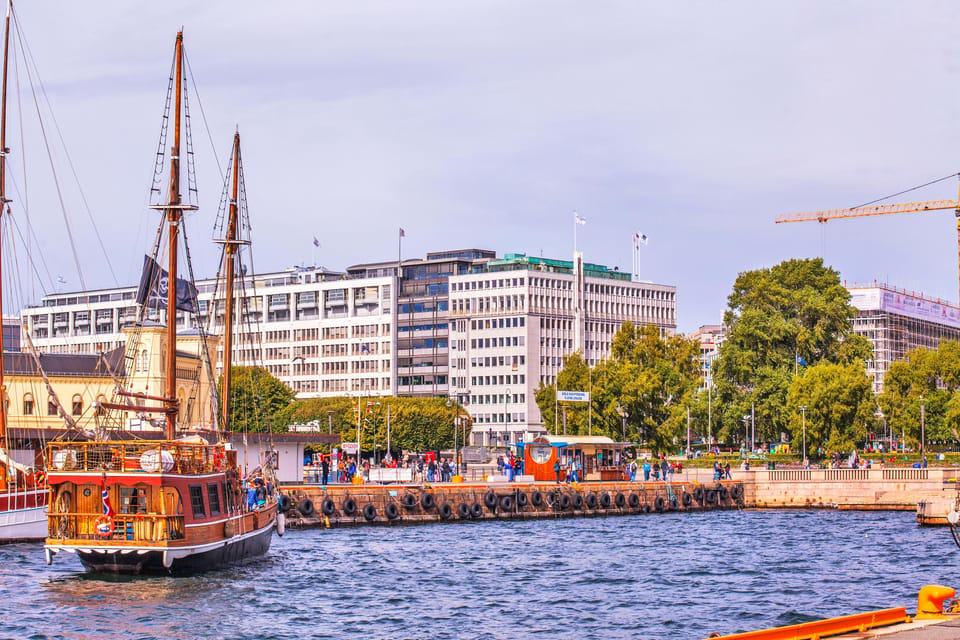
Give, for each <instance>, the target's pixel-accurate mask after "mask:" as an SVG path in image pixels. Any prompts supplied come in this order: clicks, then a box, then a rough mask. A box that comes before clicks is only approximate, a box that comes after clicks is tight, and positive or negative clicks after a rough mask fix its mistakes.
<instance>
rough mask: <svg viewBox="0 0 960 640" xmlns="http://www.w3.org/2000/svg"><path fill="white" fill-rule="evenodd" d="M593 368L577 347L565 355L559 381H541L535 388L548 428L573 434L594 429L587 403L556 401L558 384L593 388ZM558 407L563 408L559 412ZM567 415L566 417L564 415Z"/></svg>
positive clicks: (567, 387) (568, 387)
mask: <svg viewBox="0 0 960 640" xmlns="http://www.w3.org/2000/svg"><path fill="white" fill-rule="evenodd" d="M591 375H592V374H591V372H590V367H589V366H588V365H587V361H586V360H584V359H583V354H582V353H581V352H580V351H574V352H573V353H571V354H570V355H568V356H565V357H564V359H563V368H562V369H561V370H560V372H559V373H558V374H557V384H556V385H554V384H550V385H543V384H541V385H540V386H539V387H538V388H537V390H536V391H535V392H534V399H535V400H536V402H537V406H538V407H539V408H540V417H541V419H542V420H543V424H544V425H545V426H546V427H547V429H548V430H551V431H552V430H554V429H555V430H556V432H557V433H569V434H571V435H578V434H587V433H588V432H589V431H590V425H589V422H590V415H589V409H588V407H587V405H586V403H581V402H574V403H570V404H564V405H563V406H559V405H558V404H557V403H556V402H555V399H556V393H557V386H558V385H559V387H560V389H561V390H563V391H589V390H590V387H591V380H590V377H591ZM554 409H559V413H555V411H554ZM564 416H566V418H564Z"/></svg>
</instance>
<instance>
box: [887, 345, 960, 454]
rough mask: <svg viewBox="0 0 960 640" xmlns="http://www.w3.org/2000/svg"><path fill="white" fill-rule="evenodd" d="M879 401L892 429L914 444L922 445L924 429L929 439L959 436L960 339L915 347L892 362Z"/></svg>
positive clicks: (937, 439) (954, 438) (953, 438)
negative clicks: (921, 437) (959, 340)
mask: <svg viewBox="0 0 960 640" xmlns="http://www.w3.org/2000/svg"><path fill="white" fill-rule="evenodd" d="M879 405H880V408H881V409H882V410H883V415H884V417H885V418H886V421H887V424H888V426H889V428H890V429H891V430H892V431H893V433H894V434H900V433H903V434H904V435H905V436H906V439H907V442H908V443H910V444H911V445H913V446H917V445H919V442H920V435H921V430H923V431H925V435H926V438H927V440H928V441H930V440H934V441H941V440H958V439H960V435H958V431H960V343H958V342H957V341H955V340H947V341H944V342H941V343H940V345H939V347H938V348H937V349H936V350H931V349H925V348H918V349H912V350H910V351H908V352H907V353H906V355H905V356H904V359H903V360H898V361H895V362H892V363H891V364H890V368H889V369H888V370H887V373H886V375H884V378H883V393H881V394H880V397H879ZM921 406H922V407H923V410H924V414H925V415H924V419H923V423H924V428H923V429H921V415H920V413H921Z"/></svg>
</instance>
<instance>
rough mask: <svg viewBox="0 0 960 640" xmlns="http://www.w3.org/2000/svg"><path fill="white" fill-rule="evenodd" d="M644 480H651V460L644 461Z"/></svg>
mask: <svg viewBox="0 0 960 640" xmlns="http://www.w3.org/2000/svg"><path fill="white" fill-rule="evenodd" d="M643 481H644V482H650V461H649V460H644V461H643Z"/></svg>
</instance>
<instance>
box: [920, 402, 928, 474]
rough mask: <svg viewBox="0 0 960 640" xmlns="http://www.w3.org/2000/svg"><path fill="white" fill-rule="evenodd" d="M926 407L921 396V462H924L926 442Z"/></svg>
mask: <svg viewBox="0 0 960 640" xmlns="http://www.w3.org/2000/svg"><path fill="white" fill-rule="evenodd" d="M926 439H927V438H926V407H925V406H924V404H923V396H920V461H921V462H922V461H923V444H924V441H925V440H926Z"/></svg>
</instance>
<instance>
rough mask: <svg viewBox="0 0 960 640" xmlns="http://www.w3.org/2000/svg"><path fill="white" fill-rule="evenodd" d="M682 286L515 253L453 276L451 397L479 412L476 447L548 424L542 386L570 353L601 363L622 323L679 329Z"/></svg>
mask: <svg viewBox="0 0 960 640" xmlns="http://www.w3.org/2000/svg"><path fill="white" fill-rule="evenodd" d="M676 305H677V292H676V287H673V286H668V285H658V284H653V283H647V282H633V281H632V278H631V276H630V274H629V273H623V272H620V271H618V270H616V269H610V268H608V267H605V266H602V265H597V264H590V263H584V262H583V255H582V254H581V253H577V254H575V256H574V260H573V261H570V260H550V259H544V258H537V257H532V256H527V255H524V254H507V255H506V256H504V258H503V259H501V260H491V261H488V262H485V263H484V264H483V265H481V266H478V267H477V268H476V269H475V270H474V271H473V272H472V273H469V274H465V275H457V276H452V277H451V278H450V319H451V322H450V375H451V388H450V396H451V397H452V398H455V399H457V400H458V401H459V402H460V404H462V405H463V406H464V407H466V409H467V410H468V411H469V413H470V416H471V418H472V419H473V425H474V426H473V432H472V437H473V441H472V442H471V444H472V445H474V446H503V445H505V444H509V443H514V442H530V441H532V438H533V437H536V436H538V435H540V434H543V433H545V432H546V431H548V428H549V429H550V430H552V429H553V428H554V425H544V424H543V421H542V419H541V416H540V411H539V409H538V407H537V404H536V401H535V398H534V391H535V390H536V388H537V387H538V386H540V385H541V384H552V383H554V382H555V381H556V378H557V374H558V373H559V371H560V369H562V368H563V359H564V357H565V356H568V355H570V354H572V353H573V352H575V351H578V350H580V351H581V352H582V353H583V355H584V358H585V359H586V361H587V363H588V364H590V365H593V364H596V363H597V362H599V361H600V360H602V359H603V358H605V357H607V355H609V353H610V343H611V341H612V340H613V336H614V334H615V333H616V332H617V330H618V329H619V328H620V325H621V324H623V322H625V321H627V320H629V321H631V322H634V323H637V324H654V325H656V326H658V327H660V330H661V333H663V334H669V333H674V332H675V331H676V326H677V315H676V309H677V306H676Z"/></svg>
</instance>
